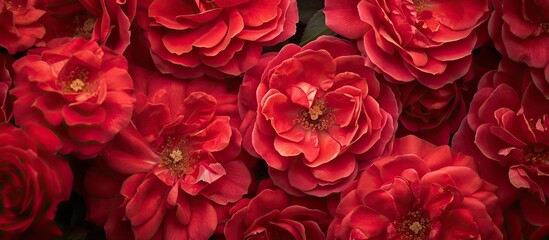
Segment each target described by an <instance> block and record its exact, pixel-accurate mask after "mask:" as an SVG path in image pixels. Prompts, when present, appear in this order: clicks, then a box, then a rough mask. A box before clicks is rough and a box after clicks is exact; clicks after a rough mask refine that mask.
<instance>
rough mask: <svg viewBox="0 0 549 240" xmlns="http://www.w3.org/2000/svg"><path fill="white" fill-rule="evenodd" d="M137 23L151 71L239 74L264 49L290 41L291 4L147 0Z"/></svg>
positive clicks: (278, 0) (285, 0) (286, 0)
mask: <svg viewBox="0 0 549 240" xmlns="http://www.w3.org/2000/svg"><path fill="white" fill-rule="evenodd" d="M147 2H150V5H149V4H146V2H145V1H144V2H143V6H142V7H141V15H140V18H139V19H138V20H140V23H141V25H142V27H143V28H144V29H145V30H146V31H147V38H148V40H149V42H150V52H151V55H152V57H153V59H154V62H155V64H156V66H157V68H158V69H159V70H160V71H161V72H163V73H171V74H173V75H174V76H176V77H178V78H194V77H199V76H202V75H204V74H206V75H209V76H213V77H216V78H223V77H225V76H236V75H240V74H242V73H243V72H245V71H246V70H248V69H250V68H251V67H253V66H254V65H255V64H256V63H257V61H258V60H259V56H260V54H261V50H262V47H263V46H264V45H274V44H276V43H279V42H282V41H284V40H286V39H288V38H289V37H291V36H292V35H293V34H294V33H295V31H296V23H297V21H298V15H297V4H296V1H295V0H264V1H249V0H236V1H227V0H197V1H179V0H152V1H147Z"/></svg>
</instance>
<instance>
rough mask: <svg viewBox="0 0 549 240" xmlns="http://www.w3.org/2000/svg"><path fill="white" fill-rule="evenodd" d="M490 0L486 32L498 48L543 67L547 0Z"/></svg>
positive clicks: (547, 54)
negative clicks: (490, 5) (490, 6)
mask: <svg viewBox="0 0 549 240" xmlns="http://www.w3.org/2000/svg"><path fill="white" fill-rule="evenodd" d="M493 3H494V11H493V12H492V17H491V18H490V21H489V28H488V33H489V34H490V37H491V38H492V39H493V40H494V45H495V46H496V48H497V49H498V51H500V52H501V53H502V54H503V55H504V56H506V57H509V58H510V59H512V60H514V61H516V62H524V63H526V64H527V65H528V66H530V67H534V68H546V67H547V66H548V64H549V48H548V47H547V42H549V3H548V2H547V1H546V0H524V1H513V0H494V1H493ZM545 71H546V72H547V71H549V70H545Z"/></svg>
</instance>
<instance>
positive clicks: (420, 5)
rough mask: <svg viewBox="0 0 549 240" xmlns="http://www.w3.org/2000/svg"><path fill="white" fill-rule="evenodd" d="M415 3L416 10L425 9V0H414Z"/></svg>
mask: <svg viewBox="0 0 549 240" xmlns="http://www.w3.org/2000/svg"><path fill="white" fill-rule="evenodd" d="M413 2H414V5H415V6H416V11H417V12H421V11H423V8H424V7H425V3H424V2H423V0H413Z"/></svg>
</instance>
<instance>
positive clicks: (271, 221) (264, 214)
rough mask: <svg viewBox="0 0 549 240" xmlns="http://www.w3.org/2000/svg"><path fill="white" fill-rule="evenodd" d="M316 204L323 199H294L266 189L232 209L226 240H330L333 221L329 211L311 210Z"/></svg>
mask: <svg viewBox="0 0 549 240" xmlns="http://www.w3.org/2000/svg"><path fill="white" fill-rule="evenodd" d="M315 201H316V202H321V201H322V199H320V198H313V197H301V198H300V197H294V196H290V195H288V194H287V193H285V192H284V191H282V190H281V189H274V190H273V189H264V190H262V191H261V192H259V193H258V194H257V195H256V196H254V197H253V198H252V199H247V198H246V199H242V200H240V201H239V202H237V203H236V204H235V205H234V206H233V207H232V208H231V210H230V212H229V213H230V214H231V217H230V219H229V220H228V221H227V223H226V225H225V238H226V239H227V240H240V239H287V240H292V239H326V229H327V228H328V224H329V223H330V221H331V220H332V218H331V217H330V215H329V214H328V213H327V212H326V211H323V210H321V209H317V208H314V207H311V206H310V205H312V203H314V202H315ZM307 204H308V205H309V206H307Z"/></svg>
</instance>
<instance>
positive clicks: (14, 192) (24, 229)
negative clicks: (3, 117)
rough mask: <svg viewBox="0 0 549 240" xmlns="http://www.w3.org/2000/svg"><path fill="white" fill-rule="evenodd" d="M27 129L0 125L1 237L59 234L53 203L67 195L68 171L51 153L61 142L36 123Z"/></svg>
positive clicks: (69, 176) (64, 198)
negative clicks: (25, 130)
mask: <svg viewBox="0 0 549 240" xmlns="http://www.w3.org/2000/svg"><path fill="white" fill-rule="evenodd" d="M28 130H29V132H27V133H26V132H24V131H23V130H21V129H18V128H15V127H13V126H11V125H9V124H0V143H1V144H0V199H1V204H0V212H1V214H0V238H1V239H7V240H8V239H14V240H15V239H29V240H30V239H53V238H54V237H56V236H57V237H58V236H61V230H60V229H59V228H58V227H57V225H56V224H55V222H54V217H55V212H56V210H57V205H58V204H59V203H60V202H61V201H65V200H68V198H69V196H70V192H71V187H72V173H71V170H70V168H69V165H68V163H67V162H66V161H65V160H64V159H61V158H59V157H57V156H55V155H54V154H53V151H54V150H56V149H57V148H58V147H59V146H60V144H61V142H60V141H59V139H57V138H56V137H55V136H54V135H53V133H52V132H50V131H49V130H47V129H45V128H42V127H40V126H31V127H29V129H28ZM37 135H38V136H39V137H38V138H37V137H36V136H37ZM35 139H39V140H45V141H44V142H40V141H36V140H35Z"/></svg>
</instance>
